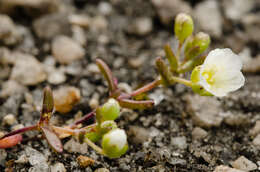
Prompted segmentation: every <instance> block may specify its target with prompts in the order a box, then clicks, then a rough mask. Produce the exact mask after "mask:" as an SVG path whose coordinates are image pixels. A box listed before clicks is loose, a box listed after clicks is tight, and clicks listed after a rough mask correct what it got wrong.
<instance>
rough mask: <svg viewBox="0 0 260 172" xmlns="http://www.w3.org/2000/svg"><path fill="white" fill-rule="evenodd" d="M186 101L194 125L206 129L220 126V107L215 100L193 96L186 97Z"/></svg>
mask: <svg viewBox="0 0 260 172" xmlns="http://www.w3.org/2000/svg"><path fill="white" fill-rule="evenodd" d="M186 100H187V102H188V111H190V114H191V115H192V120H193V122H194V124H195V125H197V126H200V127H206V128H210V127H213V126H214V127H218V126H220V124H221V122H222V120H223V116H221V115H220V112H221V107H220V102H219V101H218V100H217V99H214V98H213V97H202V96H199V95H193V96H187V97H186Z"/></svg>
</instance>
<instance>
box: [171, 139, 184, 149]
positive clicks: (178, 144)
mask: <svg viewBox="0 0 260 172" xmlns="http://www.w3.org/2000/svg"><path fill="white" fill-rule="evenodd" d="M171 144H172V145H174V146H176V147H177V148H179V149H186V148H187V141H186V137H185V136H182V137H173V138H171Z"/></svg>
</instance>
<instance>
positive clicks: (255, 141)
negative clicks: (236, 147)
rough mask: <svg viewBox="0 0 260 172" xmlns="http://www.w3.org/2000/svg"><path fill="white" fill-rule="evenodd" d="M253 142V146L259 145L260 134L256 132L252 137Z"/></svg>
mask: <svg viewBox="0 0 260 172" xmlns="http://www.w3.org/2000/svg"><path fill="white" fill-rule="evenodd" d="M253 144H254V145H255V146H260V134H258V135H257V136H256V137H255V138H254V140H253Z"/></svg>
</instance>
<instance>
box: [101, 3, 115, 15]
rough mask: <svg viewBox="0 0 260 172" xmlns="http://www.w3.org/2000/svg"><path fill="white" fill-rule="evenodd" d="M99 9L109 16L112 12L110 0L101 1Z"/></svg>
mask: <svg viewBox="0 0 260 172" xmlns="http://www.w3.org/2000/svg"><path fill="white" fill-rule="evenodd" d="M98 11H99V12H100V13H101V14H102V15H105V16H108V15H110V14H111V13H112V11H113V9H112V6H111V5H110V4H109V3H108V2H100V3H99V4H98Z"/></svg>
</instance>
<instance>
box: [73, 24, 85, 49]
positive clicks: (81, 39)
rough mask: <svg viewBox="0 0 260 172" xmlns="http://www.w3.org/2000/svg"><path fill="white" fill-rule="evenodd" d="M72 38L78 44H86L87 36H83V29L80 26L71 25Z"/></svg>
mask: <svg viewBox="0 0 260 172" xmlns="http://www.w3.org/2000/svg"><path fill="white" fill-rule="evenodd" d="M72 38H73V39H74V40H75V41H77V42H78V43H79V44H80V45H82V46H86V42H87V38H86V36H85V32H84V29H83V28H82V27H80V26H73V27H72Z"/></svg>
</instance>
